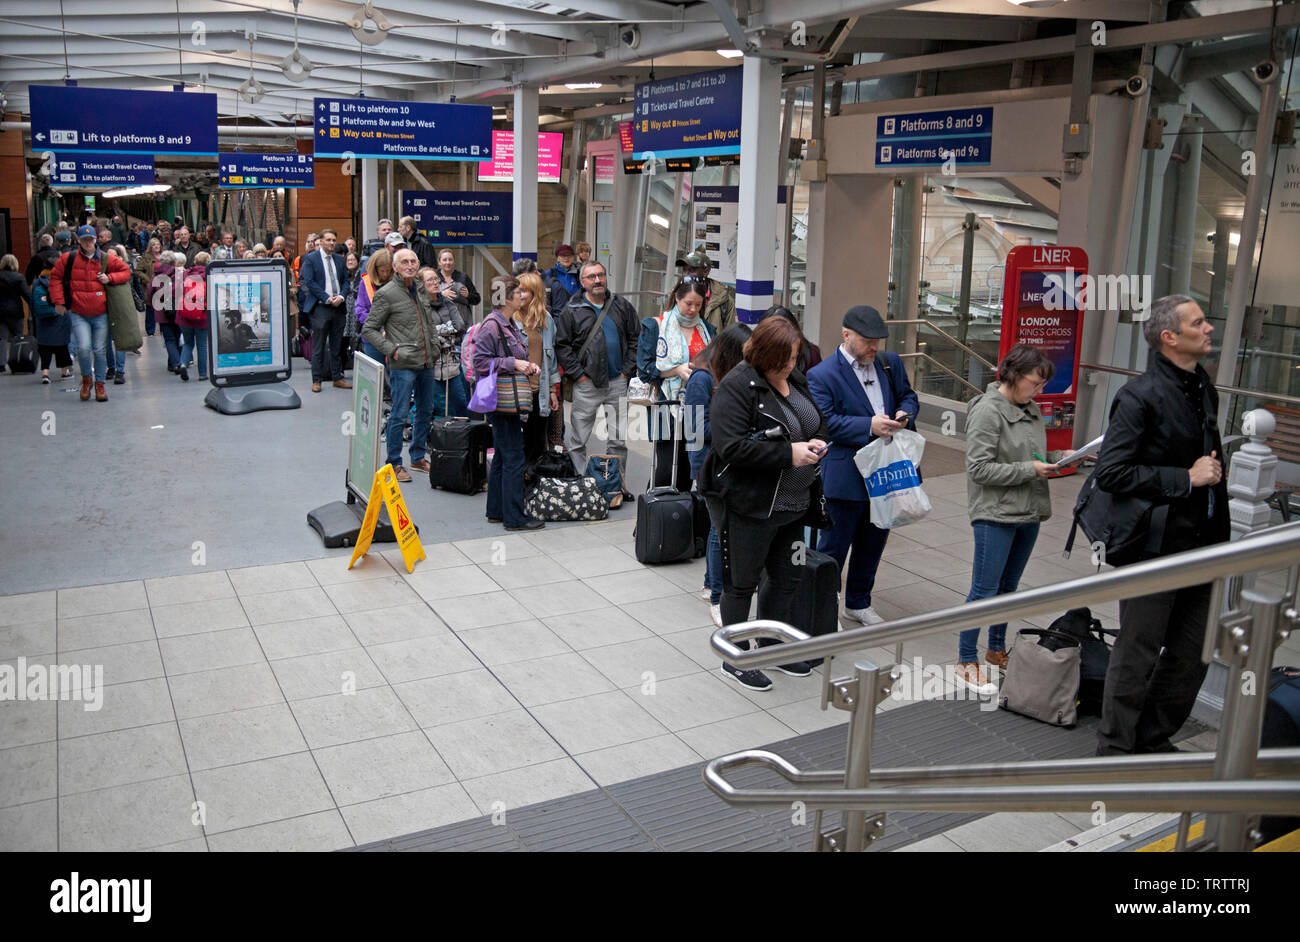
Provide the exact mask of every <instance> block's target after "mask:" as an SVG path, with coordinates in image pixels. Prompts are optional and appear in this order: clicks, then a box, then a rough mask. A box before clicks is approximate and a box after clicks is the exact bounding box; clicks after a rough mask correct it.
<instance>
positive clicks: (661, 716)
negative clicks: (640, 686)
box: [638, 671, 759, 731]
mask: <svg viewBox="0 0 1300 942" xmlns="http://www.w3.org/2000/svg"><path fill="white" fill-rule="evenodd" d="M638 702H639V703H640V704H641V705H642V706H643V707H645V709H646V711H647V712H648V713H650V714H651V715H652V716H653V717H654V718H655V719H657V720H658V721H659V722H660V723H662V724H663V725H664V726H666V727H667V728H668V729H669V730H674V731H675V730H679V729H690V728H691V727H694V726H704V725H705V724H707V723H716V722H718V721H719V720H726V719H731V718H732V717H733V716H744V715H745V714H747V713H755V712H757V711H758V709H759V708H758V707H756V706H755V705H754V704H753V703H751V702H750V701H749V700H746V699H745V698H744V697H742V696H741V695H740V694H739V693H737V692H735V691H734V690H731V689H730V688H729V687H728V686H727V685H726V684H725V683H724V681H723V680H722V678H721V677H720V676H718V675H715V674H709V673H705V672H703V671H700V672H698V673H694V674H688V675H686V676H685V677H673V678H670V679H668V680H661V681H659V682H658V683H657V684H656V685H655V688H654V693H653V695H648V696H647V695H645V694H640V695H639V700H638Z"/></svg>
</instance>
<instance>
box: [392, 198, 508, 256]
mask: <svg viewBox="0 0 1300 942" xmlns="http://www.w3.org/2000/svg"><path fill="white" fill-rule="evenodd" d="M513 199H514V196H513V194H511V193H510V192H509V191H506V192H498V191H491V192H472V191H470V190H405V191H403V193H402V215H403V216H410V217H411V218H413V219H414V220H415V228H416V229H417V230H419V232H420V233H421V234H422V235H423V236H425V237H426V238H428V239H430V240H432V241H434V242H441V243H450V244H452V245H510V244H511V238H510V235H511V233H510V222H511V213H512V212H513V206H512V205H511V201H512V200H513Z"/></svg>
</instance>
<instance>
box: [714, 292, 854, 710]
mask: <svg viewBox="0 0 1300 942" xmlns="http://www.w3.org/2000/svg"><path fill="white" fill-rule="evenodd" d="M800 340H801V338H800V336H799V332H798V330H797V328H795V326H794V325H793V324H791V323H790V322H789V321H787V320H785V319H784V318H780V317H772V318H768V319H767V320H765V321H763V322H762V323H760V324H759V325H758V327H757V328H755V330H754V333H753V335H752V336H751V337H750V338H749V340H748V341H746V342H745V360H744V362H743V363H741V364H739V365H738V366H737V367H736V368H735V369H733V370H731V372H729V373H728V374H727V376H726V378H724V379H723V381H722V382H721V383H719V384H718V387H717V389H715V390H714V392H713V401H712V404H711V405H710V408H709V427H710V430H711V432H712V438H713V444H712V450H711V451H710V453H709V457H708V458H707V459H706V460H705V463H704V468H703V470H702V472H701V475H700V482H699V483H700V490H701V491H702V492H703V493H704V494H705V498H706V500H707V501H708V504H709V513H710V515H711V516H712V518H713V524H714V527H715V528H716V529H717V531H718V536H719V539H720V540H721V542H722V603H721V607H722V623H723V624H724V625H734V624H738V623H740V622H744V621H746V620H747V619H748V617H749V605H750V600H751V599H752V598H753V595H754V592H755V590H756V589H757V588H758V581H759V576H760V575H761V574H762V573H763V572H764V571H766V573H767V576H768V579H769V580H771V584H772V591H771V592H766V591H765V592H764V597H763V599H761V600H760V605H759V613H758V616H759V618H770V619H774V620H776V621H783V622H789V620H790V605H791V602H792V600H793V597H794V591H795V588H796V587H797V586H798V583H799V576H800V573H799V568H798V566H797V565H796V564H795V559H796V557H797V554H798V550H799V548H800V546H802V545H803V542H804V527H805V526H814V527H821V526H823V525H824V523H825V521H824V520H823V510H822V495H821V478H820V476H819V474H818V467H817V464H818V462H819V461H820V460H821V456H822V454H823V453H824V452H825V448H826V443H827V441H828V438H829V436H828V432H827V429H826V420H825V418H824V417H823V416H822V414H821V412H820V411H818V409H817V406H816V404H815V403H814V402H813V399H812V396H811V394H810V393H809V392H808V381H807V380H806V379H804V376H803V374H802V373H799V372H798V371H796V370H795V364H796V362H797V361H798V358H799V353H800V346H801V344H800ZM777 669H778V670H780V671H782V672H784V673H786V674H790V675H791V676H794V677H806V676H808V674H809V673H811V668H809V666H808V665H807V664H805V663H804V662H802V661H800V662H797V663H793V664H785V665H782V666H780V667H778V668H777ZM722 672H723V674H724V675H725V676H728V677H731V678H733V679H734V680H735V681H736V682H737V683H739V684H741V686H744V687H747V688H749V689H750V690H769V689H771V686H772V682H771V681H770V680H768V678H767V677H766V676H765V675H764V674H763V673H762V672H761V671H756V670H750V671H741V670H737V669H736V668H735V667H733V666H732V665H730V664H727V663H725V662H724V663H723V665H722Z"/></svg>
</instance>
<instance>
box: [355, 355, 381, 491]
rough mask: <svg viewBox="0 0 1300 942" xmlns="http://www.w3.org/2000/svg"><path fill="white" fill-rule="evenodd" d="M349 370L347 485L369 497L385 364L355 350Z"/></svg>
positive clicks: (376, 454)
mask: <svg viewBox="0 0 1300 942" xmlns="http://www.w3.org/2000/svg"><path fill="white" fill-rule="evenodd" d="M353 362H354V366H353V370H352V400H353V401H352V410H353V411H352V415H353V424H352V438H351V440H350V443H349V448H348V488H349V489H350V490H351V491H352V493H353V494H354V495H356V496H357V497H359V498H360V499H361V500H363V501H365V500H369V499H370V489H369V488H368V487H367V482H372V481H374V478H375V472H376V471H378V470H379V468H380V464H379V430H380V428H381V426H382V425H383V415H384V364H383V363H381V362H379V361H378V360H373V359H371V358H370V357H368V356H366V355H365V354H364V353H361V352H360V351H358V352H357V353H356V354H355V356H354V360H353Z"/></svg>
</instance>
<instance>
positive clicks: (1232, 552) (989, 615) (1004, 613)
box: [710, 521, 1300, 670]
mask: <svg viewBox="0 0 1300 942" xmlns="http://www.w3.org/2000/svg"><path fill="white" fill-rule="evenodd" d="M1297 560H1300V521H1297V522H1294V523H1289V524H1283V525H1281V526H1277V527H1271V528H1270V529H1267V530H1262V531H1260V532H1258V533H1253V534H1250V535H1248V536H1246V537H1244V538H1243V539H1241V540H1238V541H1237V542H1235V543H1219V544H1216V545H1214V546H1206V547H1201V548H1200V549H1194V550H1187V551H1186V552H1182V553H1174V554H1172V555H1169V556H1162V557H1160V558H1158V559H1151V560H1147V561H1146V562H1141V563H1134V564H1133V565H1131V566H1124V567H1123V568H1120V569H1115V570H1112V571H1110V572H1105V573H1098V574H1096V575H1090V576H1084V577H1081V578H1079V579H1072V580H1070V581H1069V582H1063V583H1059V584H1057V585H1048V586H1039V587H1037V588H1033V589H1022V590H1020V591H1018V592H1012V593H1010V594H1009V595H997V596H993V597H992V598H987V599H980V600H979V601H976V602H965V603H963V604H961V605H954V606H950V607H948V608H944V609H940V610H939V611H937V612H926V613H924V614H921V615H911V616H907V617H905V618H898V619H894V620H893V621H886V622H884V623H881V624H877V625H864V626H863V627H861V628H852V629H849V630H847V631H840V632H837V633H836V634H833V635H821V636H818V637H809V636H807V635H805V634H804V633H803V632H801V631H799V630H798V629H796V628H793V627H792V626H790V625H786V624H784V623H782V622H777V621H769V620H758V621H752V622H745V623H742V624H739V625H728V626H727V627H725V628H719V629H717V630H716V631H714V632H713V635H712V637H711V639H710V642H711V644H712V645H713V650H714V651H716V652H718V653H719V654H721V655H722V656H723V658H724V660H726V661H727V663H729V664H732V665H734V666H735V667H738V668H740V669H741V670H751V669H754V668H760V667H769V666H772V665H776V664H789V663H790V662H792V661H807V660H813V659H815V658H824V657H829V656H832V655H835V654H840V653H843V652H845V651H854V650H860V649H862V648H868V647H877V646H887V645H891V644H895V643H899V642H904V641H914V640H916V639H917V638H923V637H925V636H926V635H929V634H934V633H935V632H938V631H951V630H954V629H962V628H971V627H974V626H979V625H996V624H1000V623H1002V622H1008V621H1011V620H1013V619H1017V618H1026V617H1028V616H1030V615H1041V614H1043V613H1046V612H1054V611H1061V610H1063V609H1071V608H1078V607H1079V606H1082V605H1088V604H1095V603H1098V602H1109V601H1112V600H1114V599H1127V598H1134V597H1136V596H1141V595H1150V594H1151V593H1153V592H1164V591H1169V590H1172V589H1182V588H1186V587H1188V586H1194V585H1201V584H1202V583H1206V582H1213V581H1215V580H1217V579H1219V578H1220V577H1222V576H1227V575H1236V574H1239V573H1244V572H1253V571H1258V570H1270V569H1285V568H1289V567H1291V566H1294V565H1295V564H1296V561H1297ZM753 638H776V639H778V640H781V641H784V642H787V643H786V644H783V645H780V646H777V645H771V646H768V647H763V648H757V649H754V650H749V651H742V650H741V649H740V648H739V647H737V646H736V642H737V641H748V640H750V639H753Z"/></svg>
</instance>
